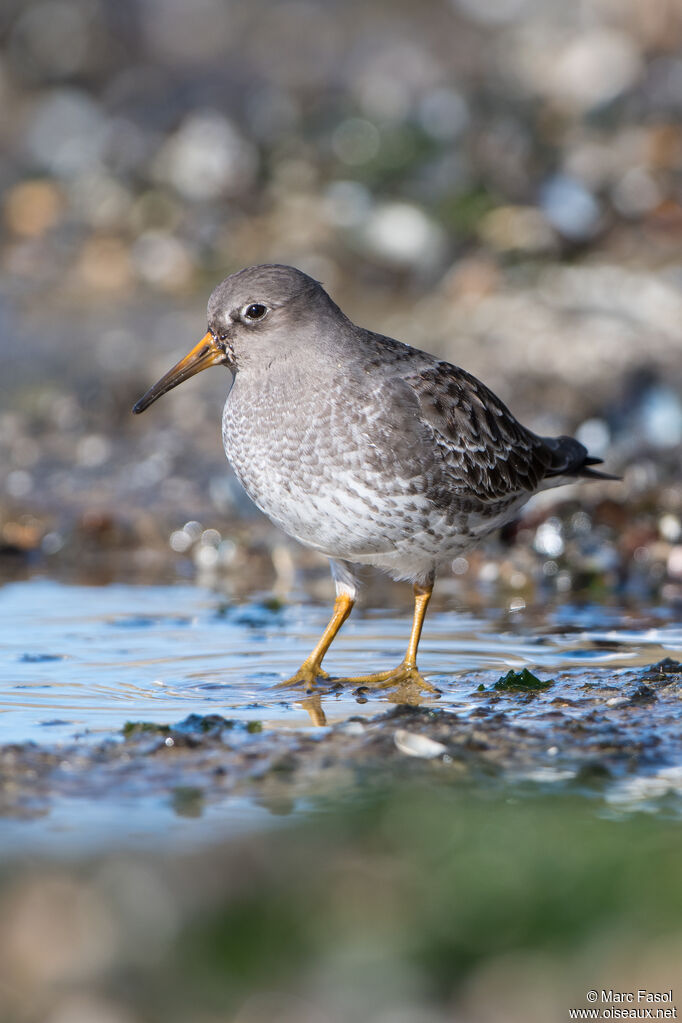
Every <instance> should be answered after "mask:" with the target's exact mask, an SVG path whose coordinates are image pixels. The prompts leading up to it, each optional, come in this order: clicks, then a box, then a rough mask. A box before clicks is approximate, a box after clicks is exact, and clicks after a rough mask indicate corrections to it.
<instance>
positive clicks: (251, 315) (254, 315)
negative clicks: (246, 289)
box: [242, 302, 268, 320]
mask: <svg viewBox="0 0 682 1023" xmlns="http://www.w3.org/2000/svg"><path fill="white" fill-rule="evenodd" d="M267 311H268V307H267V306H266V305H261V303H260V302H252V303H251V305H247V306H244V308H243V310H242V316H243V318H244V319H245V320H262V319H263V317H264V316H265V314H266V313H267Z"/></svg>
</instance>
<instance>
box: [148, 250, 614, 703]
mask: <svg viewBox="0 0 682 1023" xmlns="http://www.w3.org/2000/svg"><path fill="white" fill-rule="evenodd" d="M207 319H208V329H207V331H206V333H205V334H204V336H203V337H202V338H201V340H200V341H199V342H198V344H196V345H195V347H194V348H192V350H191V351H190V352H189V353H188V354H187V355H186V356H185V358H183V359H181V360H180V361H179V362H178V363H177V364H176V365H175V366H173V367H172V368H171V369H170V370H169V371H168V372H167V373H166V374H165V375H164V376H163V377H161V379H160V380H159V381H158V382H157V383H155V384H154V385H153V386H152V387H151V388H150V389H149V390H148V391H147V392H146V394H145V395H144V396H143V397H142V398H141V399H140V400H139V401H138V402H137V404H136V405H135V406H134V407H133V412H134V413H135V414H139V413H141V412H144V410H145V409H147V408H149V406H150V405H151V404H152V403H153V402H155V401H156V400H157V399H158V398H160V397H161V395H163V394H165V393H166V392H167V391H170V390H171V389H172V388H174V387H176V386H177V385H178V384H181V383H182V382H183V381H185V380H187V379H189V377H192V376H194V375H195V374H196V373H200V372H201V371H202V370H204V369H207V368H209V367H212V366H223V367H225V368H226V369H227V370H228V372H229V375H230V382H229V389H228V394H227V399H226V402H225V407H224V411H223V417H222V439H223V446H224V449H225V454H226V455H227V458H228V461H229V462H230V464H231V466H232V468H233V470H234V472H235V474H236V476H237V478H238V479H239V480H240V482H241V484H242V485H243V487H244V489H245V490H246V493H247V494H248V495H249V497H250V498H251V500H252V501H253V502H254V503H255V504H256V505H257V507H258V508H259V509H260V510H261V511H262V512H264V513H265V515H267V516H268V517H269V518H270V519H271V521H272V522H274V523H275V524H276V525H277V526H279V527H280V528H281V529H282V530H284V532H285V533H287V534H288V535H289V536H291V537H293V538H294V539H296V540H298V541H299V542H300V543H302V544H304V545H305V546H307V547H309V548H312V549H313V550H315V551H319V552H320V553H321V554H323V555H325V556H326V557H327V558H328V559H329V564H330V568H331V574H332V577H333V580H334V584H335V591H336V597H335V601H334V607H333V612H332V615H331V618H330V621H329V623H328V625H327V627H326V628H325V630H324V632H323V633H322V635H321V637H320V639H319V641H318V642H317V644H316V645H315V647H314V649H313V650H312V651H311V653H310V654H309V655H308V656H307V657H306V658H305V660H304V661H303V663H302V664H301V666H300V668H299V669H298V670H297V671H296V672H295V673H294V674H293V675H292V676H291V678H289V679H287V680H286V682H284V683H280V684H281V685H285V686H291V687H304V688H305V689H306V690H307V691H308V692H315V691H316V687H319V686H320V684H323V683H324V680H326V679H328V678H329V675H328V674H327V672H326V671H325V670H324V668H323V666H322V664H323V659H324V657H325V655H326V653H327V651H328V650H329V647H330V646H331V644H332V642H333V640H334V639H335V637H336V635H337V633H338V632H339V629H340V628H341V626H342V625H343V623H344V622H345V621H346V619H347V618H348V616H349V615H350V613H351V610H352V608H353V605H354V603H355V601H356V596H357V591H358V569H359V567H360V566H364V565H370V566H374V567H375V568H378V569H380V570H383V571H384V572H385V573H388V575H390V576H391V577H392V578H393V579H395V580H404V581H409V582H411V583H412V586H413V594H414V613H413V619H412V628H411V632H410V637H409V642H408V645H407V650H406V653H405V656H404V658H403V660H402V661H401V663H400V664H399V665H398V666H397V667H395V668H391V669H389V670H386V671H377V672H374V673H371V674H367V675H360V676H353V677H349V678H347V679H342V680H337V682H351V683H354V684H358V685H359V686H367V687H373V686H376V687H384V688H404V687H413V688H416V689H417V690H419V691H421V690H426V691H432V692H436V693H438V692H439V691H438V690H437V689H436V687H435V686H433V685H432V684H431V683H430V682H428V681H427V680H426V679H425V678H424V677H423V675H422V674H421V672H420V671H419V668H418V666H417V652H418V647H419V640H420V637H421V632H422V626H423V623H424V616H425V614H426V609H427V606H428V603H429V600H430V598H431V593H432V590H433V585H434V580H435V577H436V573H437V571H438V570H439V569H440V568H442V567H443V566H444V565H446V564H447V563H448V562H451V561H452V560H453V559H454V558H456V557H458V556H460V555H462V554H463V553H464V552H466V551H468V550H469V549H471V548H472V547H473V546H475V545H476V544H477V543H479V542H480V541H481V540H482V539H483V538H485V537H486V536H488V535H489V534H490V533H492V532H493V531H495V530H496V529H498V528H500V527H502V526H504V525H506V524H507V523H509V522H510V521H512V520H513V519H515V518H516V517H517V515H518V512H519V510H520V508H521V507H522V506H523V504H525V502H526V501H528V499H529V498H530V497H531V496H532V495H533V494H535V493H537V492H538V491H541V490H545V489H547V488H549V487H555V486H559V485H561V484H563V483H568V482H572V481H575V480H576V479H587V480H596V479H600V480H611V479H618V477H616V476H611V475H610V474H608V473H605V472H601V471H599V470H597V469H595V468H594V466H595V465H598V464H600V463H601V462H602V459H600V458H595V457H591V456H590V455H589V454H588V452H587V449H586V448H585V447H584V446H583V445H582V444H581V443H580V442H579V441H578V440H575V439H574V438H572V437H567V436H560V437H542V436H538V435H537V434H536V433H534V432H533V431H532V430H530V429H528V428H527V427H525V426H523V425H522V424H521V423H520V422H519V421H518V420H517V419H516V418H515V417H514V416H513V415H512V413H511V412H510V411H509V409H508V408H507V406H506V405H505V404H504V403H503V402H502V401H501V400H500V399H499V398H498V397H497V396H496V395H495V394H493V392H492V391H491V390H489V388H488V387H486V386H485V384H483V383H481V381H479V380H478V379H477V378H476V377H474V376H472V375H471V374H470V373H468V372H466V371H465V370H464V369H460V368H459V367H457V366H454V365H451V364H450V363H448V362H445V361H444V360H442V359H439V358H437V357H436V356H434V355H430V354H428V353H427V352H424V351H420V350H418V349H416V348H413V347H411V346H410V345H407V344H404V343H402V342H400V341H397V340H394V339H393V338H390V337H385V336H384V335H382V334H378V333H375V332H374V331H371V330H367V329H364V328H362V327H359V326H356V325H355V324H354V323H353V322H352V321H351V320H350V319H349V318H348V317H347V316H346V315H345V313H343V312H342V310H341V309H340V308H339V307H338V306H337V305H336V303H335V302H334V301H333V300H332V298H331V297H330V296H329V294H328V293H327V292H326V291H325V289H324V287H323V286H322V285H321V284H320V283H319V282H318V281H316V280H315V279H313V278H312V277H310V276H309V275H308V274H306V273H303V272H302V271H301V270H298V269H296V268H294V267H291V266H285V265H281V264H274V263H273V264H265V265H260V266H251V267H247V268H246V269H243V270H240V271H238V272H236V273H233V274H230V276H228V277H226V278H225V280H223V281H222V282H221V283H220V284H218V286H217V287H216V288H215V289H214V291H213V292H212V294H211V296H210V298H209V302H208V311H207ZM317 691H319V689H318V690H317Z"/></svg>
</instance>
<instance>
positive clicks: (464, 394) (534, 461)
mask: <svg viewBox="0 0 682 1023" xmlns="http://www.w3.org/2000/svg"><path fill="white" fill-rule="evenodd" d="M401 377H402V380H403V381H404V383H406V384H407V385H408V386H409V388H410V390H411V391H412V393H413V394H414V395H415V397H416V399H417V403H418V408H419V417H420V419H421V422H422V423H423V424H424V425H425V426H426V427H427V428H428V429H429V430H430V432H431V433H432V435H433V439H434V441H435V443H436V445H437V447H438V449H439V452H440V455H441V458H442V459H443V461H444V462H445V464H446V466H447V472H448V476H449V478H450V481H451V486H452V490H453V492H455V493H456V492H457V491H458V490H459V489H460V487H461V490H462V494H463V495H464V494H466V495H467V496H473V495H475V496H476V497H477V498H478V499H479V500H480V501H483V502H488V501H498V500H500V499H504V498H509V497H513V496H514V495H522V494H531V493H533V492H534V491H536V490H538V489H539V488H540V487H541V486H542V481H543V480H544V479H545V478H547V477H548V476H558V475H562V474H564V473H568V474H570V473H571V472H572V471H573V472H574V471H576V469H577V467H578V466H577V463H580V464H582V462H583V461H584V458H585V456H586V455H587V452H586V451H585V448H583V446H582V445H581V444H579V443H578V442H577V441H572V442H571V443H572V445H574V447H571V448H570V450H569V449H567V448H565V447H563V446H562V445H560V444H559V443H558V441H559V440H564V438H559V439H558V441H557V442H555V443H554V446H552V445H550V443H549V442H548V441H546V440H545V439H543V438H542V437H538V436H537V435H536V434H534V433H533V432H532V431H531V430H528V429H526V427H524V426H522V425H521V423H519V422H518V420H517V419H515V418H514V416H513V415H512V414H511V412H510V411H509V409H508V408H507V407H506V406H505V405H504V403H503V402H502V401H500V399H499V398H498V397H496V395H494V394H493V392H492V391H490V390H489V389H488V388H487V387H486V386H485V385H484V384H482V383H481V382H480V381H479V380H477V379H476V378H475V377H473V376H471V375H470V374H469V373H466V372H465V371H464V370H462V369H459V368H458V367H456V366H451V365H450V364H449V363H447V362H434V363H432V364H431V365H427V366H424V367H422V368H420V369H419V370H415V369H413V370H411V371H409V372H408V373H404V374H402V375H401ZM565 440H567V441H568V440H569V438H565ZM472 492H473V493H472Z"/></svg>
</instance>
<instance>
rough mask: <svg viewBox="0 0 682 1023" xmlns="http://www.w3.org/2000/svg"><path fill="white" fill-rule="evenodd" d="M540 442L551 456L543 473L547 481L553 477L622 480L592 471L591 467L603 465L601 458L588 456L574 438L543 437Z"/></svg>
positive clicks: (598, 471)
mask: <svg viewBox="0 0 682 1023" xmlns="http://www.w3.org/2000/svg"><path fill="white" fill-rule="evenodd" d="M542 440H543V441H544V443H545V444H546V446H547V447H548V448H549V450H550V452H551V454H552V461H551V464H550V466H549V467H548V469H547V472H546V473H545V477H546V478H547V479H551V478H552V477H554V476H574V477H576V478H578V479H590V480H620V479H622V476H613V475H612V474H611V473H609V472H600V470H599V469H593V468H592V466H593V465H601V464H602V463H603V461H604V460H603V458H595V457H594V456H593V455H589V454H588V453H587V448H586V447H585V445H584V444H581V443H580V441H579V440H576V439H575V437H543V438H542Z"/></svg>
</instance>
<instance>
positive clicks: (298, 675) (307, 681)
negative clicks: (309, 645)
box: [275, 661, 329, 689]
mask: <svg viewBox="0 0 682 1023" xmlns="http://www.w3.org/2000/svg"><path fill="white" fill-rule="evenodd" d="M328 678H329V675H328V673H327V672H326V671H325V670H324V668H322V667H320V665H319V664H314V663H311V664H308V663H307V662H306V661H304V662H303V664H302V665H301V667H300V668H299V669H298V671H297V672H295V673H294V674H293V675H292V676H291V678H288V679H287V680H286V681H285V682H277V683H276V685H275V689H299V688H301V689H314V688H315V687H316V685H317V682H318V680H319V679H322V680H324V679H328Z"/></svg>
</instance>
